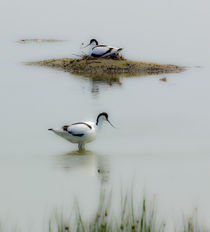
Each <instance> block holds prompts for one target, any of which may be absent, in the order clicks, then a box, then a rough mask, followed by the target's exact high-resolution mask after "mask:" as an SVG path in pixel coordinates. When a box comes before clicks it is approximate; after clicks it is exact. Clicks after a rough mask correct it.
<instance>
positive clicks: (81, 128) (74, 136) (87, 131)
mask: <svg viewBox="0 0 210 232" xmlns="http://www.w3.org/2000/svg"><path fill="white" fill-rule="evenodd" d="M105 121H107V122H109V124H110V125H111V126H112V127H114V126H113V125H112V124H111V122H110V121H109V119H108V114H107V113H105V112H103V113H100V114H99V115H98V117H97V119H96V122H77V123H73V124H71V125H65V126H62V127H61V128H57V129H52V128H51V129H48V130H50V131H53V132H54V133H55V134H57V135H59V136H61V137H63V138H64V139H66V140H68V141H69V142H71V143H78V148H79V151H82V150H84V149H85V144H86V143H90V142H92V141H93V140H95V139H96V134H97V132H98V130H99V129H100V128H101V126H102V124H103V123H104V122H105Z"/></svg>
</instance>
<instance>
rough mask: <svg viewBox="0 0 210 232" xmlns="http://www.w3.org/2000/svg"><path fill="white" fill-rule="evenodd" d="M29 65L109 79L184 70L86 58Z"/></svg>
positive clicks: (144, 63) (169, 66)
mask: <svg viewBox="0 0 210 232" xmlns="http://www.w3.org/2000/svg"><path fill="white" fill-rule="evenodd" d="M27 64H28V65H39V66H46V67H52V68H58V69H61V70H63V71H66V72H70V73H75V74H80V75H84V76H88V77H95V76H97V77H100V76H101V77H102V78H104V77H105V76H107V77H108V75H115V76H116V77H120V76H141V75H151V74H161V73H176V72H181V71H183V70H184V68H183V67H180V66H176V65H172V64H156V63H150V62H143V61H132V60H126V59H124V58H123V57H116V58H114V59H113V58H91V57H88V56H84V57H82V58H80V59H72V58H63V59H51V60H43V61H37V62H28V63H27Z"/></svg>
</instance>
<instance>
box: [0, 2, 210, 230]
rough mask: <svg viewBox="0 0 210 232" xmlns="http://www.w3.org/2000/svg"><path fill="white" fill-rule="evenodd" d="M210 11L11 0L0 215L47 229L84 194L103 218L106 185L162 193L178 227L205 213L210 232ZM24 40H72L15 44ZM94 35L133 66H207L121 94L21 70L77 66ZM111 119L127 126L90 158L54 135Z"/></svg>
mask: <svg viewBox="0 0 210 232" xmlns="http://www.w3.org/2000/svg"><path fill="white" fill-rule="evenodd" d="M109 11H110V13H107V12H109ZM209 13H210V4H209V2H208V1H204V0H203V1H188V0H185V1H179V0H177V1H169V0H167V1H166V0H161V1H155V0H150V1H124V2H122V1H115V2H113V1H106V2H103V4H102V3H98V1H81V0H80V1H64V0H62V1H59V2H51V1H48V0H46V1H24V0H21V1H17V2H13V3H9V2H7V1H6V0H2V1H1V3H0V20H1V22H2V23H1V25H0V29H1V38H0V50H1V69H0V105H1V121H0V128H1V130H0V138H1V146H0V183H1V188H0V206H1V207H0V218H2V219H3V220H6V219H7V220H8V221H9V222H11V223H14V224H16V223H17V224H18V225H20V226H21V227H22V228H25V229H26V230H27V229H28V228H29V227H30V228H31V231H38V230H41V228H43V225H44V221H46V220H47V218H48V215H49V213H50V212H51V210H52V209H53V208H54V207H64V208H68V206H69V207H70V206H71V205H72V202H73V201H74V199H75V196H77V197H78V199H79V200H80V201H81V205H82V207H83V210H84V211H88V210H92V209H93V208H94V207H95V203H96V201H97V197H98V193H99V188H100V184H101V183H102V182H103V181H106V182H107V185H108V186H110V187H111V188H113V189H114V190H115V191H116V192H117V191H119V189H120V187H121V185H122V186H124V187H125V188H126V187H127V186H129V183H131V181H134V182H135V185H136V189H137V190H136V191H139V192H140V193H141V192H146V193H147V194H148V196H149V197H150V196H153V195H156V196H157V202H158V209H159V211H160V212H161V213H160V216H161V217H163V218H166V219H167V220H168V223H169V224H172V225H173V223H174V221H176V220H178V218H179V217H180V215H181V214H182V213H185V214H188V213H191V212H192V211H193V208H195V207H198V209H199V214H200V217H201V218H202V221H205V222H206V224H208V225H209V226H210V223H209V222H208V220H207V219H208V218H209V216H210V201H209V195H210V184H209V177H210V170H209V164H210V158H209V155H210V143H209V141H210V123H209V118H210V107H209V102H210V91H209V85H210V77H209V73H210V72H209V71H210V61H209V57H210V47H209V41H210V33H209V26H210V25H209V24H210V14H209ZM106 15H107V16H106ZM25 38H46V39H48V38H49V39H51V38H52V39H64V40H68V41H67V42H64V43H43V44H36V43H28V44H19V43H16V41H17V40H19V39H25ZM91 38H97V39H98V40H99V41H102V42H103V43H108V44H113V45H116V46H120V47H124V48H125V50H124V55H125V56H126V57H128V58H131V59H136V60H139V59H140V60H144V61H155V62H159V63H172V64H178V65H183V66H190V67H194V66H201V68H191V69H189V70H188V71H186V72H183V73H180V74H167V75H160V76H150V77H144V78H130V79H120V82H121V84H120V85H119V84H113V85H111V86H110V85H109V84H106V83H97V82H94V83H93V82H92V81H91V80H90V79H87V78H82V77H78V76H74V75H70V74H68V73H65V72H62V71H57V70H52V69H45V68H39V67H30V66H25V65H24V64H23V63H22V62H25V61H34V60H42V59H48V58H55V57H71V56H72V54H75V53H76V54H78V53H79V52H80V50H79V47H80V44H81V43H82V42H86V41H88V40H89V39H91ZM163 76H167V78H168V82H167V83H163V82H161V81H159V79H160V78H161V77H163ZM101 111H107V112H108V113H109V115H110V120H111V122H112V123H113V124H115V125H116V126H117V128H118V129H117V130H114V129H113V128H111V127H109V125H107V126H106V127H105V128H104V130H103V131H102V133H101V134H100V135H99V137H98V139H97V140H96V141H95V142H93V143H92V144H89V145H88V146H87V147H88V150H90V151H91V152H89V154H88V155H87V156H81V157H78V156H76V155H74V154H72V155H70V154H69V153H71V152H72V151H74V150H75V149H76V147H75V145H73V144H70V143H68V142H66V141H64V140H62V139H61V138H59V137H56V136H55V135H54V134H51V133H49V132H48V131H47V128H49V127H54V126H59V125H63V124H65V123H71V122H76V121H81V120H94V119H95V117H96V115H97V114H98V113H99V112H101ZM73 153H74V152H73ZM98 169H103V170H104V172H103V174H98ZM166 215H167V216H166Z"/></svg>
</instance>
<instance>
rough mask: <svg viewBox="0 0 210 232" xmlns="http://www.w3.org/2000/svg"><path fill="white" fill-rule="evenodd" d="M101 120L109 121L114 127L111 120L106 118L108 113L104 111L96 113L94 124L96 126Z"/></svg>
mask: <svg viewBox="0 0 210 232" xmlns="http://www.w3.org/2000/svg"><path fill="white" fill-rule="evenodd" d="M102 121H107V122H109V124H110V125H111V126H112V127H114V126H113V125H112V124H111V122H110V121H109V119H108V114H107V113H106V112H102V113H100V114H99V115H98V117H97V119H96V125H97V126H98V125H99V124H100V122H102Z"/></svg>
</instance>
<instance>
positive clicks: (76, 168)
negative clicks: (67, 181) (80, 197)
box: [55, 151, 109, 184]
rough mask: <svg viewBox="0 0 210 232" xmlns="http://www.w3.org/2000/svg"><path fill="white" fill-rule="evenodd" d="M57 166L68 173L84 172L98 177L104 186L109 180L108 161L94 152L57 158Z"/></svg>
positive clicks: (77, 153)
mask: <svg viewBox="0 0 210 232" xmlns="http://www.w3.org/2000/svg"><path fill="white" fill-rule="evenodd" d="M55 166H56V167H58V168H60V169H62V170H64V171H67V172H80V173H82V172H83V173H85V174H87V175H90V176H98V177H99V179H100V182H101V183H102V184H103V183H107V182H108V180H109V162H108V159H107V158H106V157H105V156H103V155H100V154H97V153H95V152H92V151H84V152H83V153H81V152H78V151H72V152H69V153H66V154H63V155H59V156H56V157H55Z"/></svg>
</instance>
